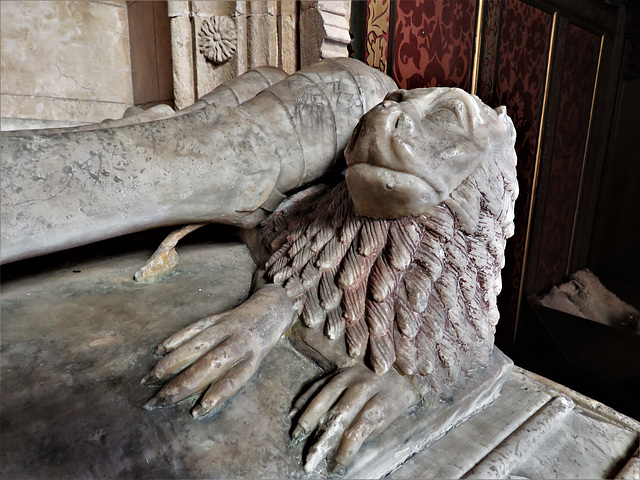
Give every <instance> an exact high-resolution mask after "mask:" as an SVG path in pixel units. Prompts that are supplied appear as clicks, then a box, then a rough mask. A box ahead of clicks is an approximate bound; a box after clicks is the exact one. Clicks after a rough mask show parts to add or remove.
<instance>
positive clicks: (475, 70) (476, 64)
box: [469, 0, 485, 95]
mask: <svg viewBox="0 0 640 480" xmlns="http://www.w3.org/2000/svg"><path fill="white" fill-rule="evenodd" d="M484 1H485V0H478V3H477V4H476V38H475V42H474V49H475V51H474V53H473V67H472V69H471V86H470V88H469V91H470V92H471V94H472V95H477V91H478V86H479V85H478V81H479V77H480V53H481V52H480V47H481V46H482V45H481V44H482V21H483V16H484Z"/></svg>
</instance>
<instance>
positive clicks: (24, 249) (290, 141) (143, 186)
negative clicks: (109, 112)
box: [0, 59, 394, 263]
mask: <svg viewBox="0 0 640 480" xmlns="http://www.w3.org/2000/svg"><path fill="white" fill-rule="evenodd" d="M393 88H394V83H393V81H392V80H391V79H390V78H389V77H386V76H385V75H383V74H382V73H380V72H378V71H376V70H373V69H371V68H369V67H367V66H365V65H364V64H362V63H360V62H357V61H355V60H349V59H340V60H334V61H325V62H322V63H320V64H318V65H316V66H312V67H310V68H309V69H307V70H303V71H301V72H299V73H297V74H294V75H291V76H290V77H287V78H286V79H285V80H283V81H281V82H279V83H277V84H275V85H273V86H272V87H269V88H268V89H266V90H264V91H262V92H261V93H260V94H259V95H257V96H256V97H254V98H253V99H251V100H249V101H246V102H244V103H243V104H242V105H240V106H238V107H224V106H217V105H207V106H203V107H202V108H199V109H196V110H194V111H191V112H189V113H186V114H184V115H179V116H178V115H176V116H174V117H171V118H167V119H163V120H158V121H154V122H148V123H143V124H134V125H127V126H123V127H117V128H107V129H101V130H94V131H87V132H72V133H55V134H50V135H42V134H35V135H34V134H30V133H25V132H18V133H13V134H11V135H3V136H2V143H1V145H0V147H1V148H2V160H3V161H2V171H1V174H2V183H1V187H2V207H3V208H2V215H1V227H2V255H1V261H2V262H3V263H6V262H10V261H14V260H19V259H22V258H27V257H30V256H36V255H40V254H45V253H49V252H54V251H58V250H62V249H65V248H70V247H73V246H78V245H83V244H87V243H91V242H94V241H98V240H103V239H106V238H112V237H115V236H118V235H123V234H126V233H131V232H136V231H141V230H145V229H149V228H154V227H160V226H168V225H178V224H187V223H206V222H217V223H225V224H230V225H237V226H242V227H247V226H254V225H256V224H258V223H259V222H260V221H261V220H262V219H264V218H265V216H266V215H267V213H268V211H269V210H271V209H273V208H275V206H276V205H277V204H278V203H279V201H280V200H282V198H283V196H284V195H286V194H287V193H289V192H291V191H292V190H294V189H297V188H299V187H301V186H303V185H305V184H307V183H309V182H311V181H313V180H315V179H317V178H319V177H320V176H322V175H323V174H324V173H325V172H327V170H328V169H329V168H330V167H331V166H332V165H333V164H334V163H335V161H336V159H337V158H338V157H339V156H340V155H341V154H342V150H343V148H344V145H345V144H346V142H347V140H348V137H349V135H350V134H351V130H352V129H353V127H354V126H355V124H356V123H357V121H358V120H359V118H360V117H361V116H362V114H364V113H365V112H366V111H367V110H368V109H369V108H371V107H372V106H373V105H375V104H376V103H377V102H379V101H380V100H381V99H382V98H383V97H384V95H385V94H386V93H387V91H389V90H391V89H393Z"/></svg>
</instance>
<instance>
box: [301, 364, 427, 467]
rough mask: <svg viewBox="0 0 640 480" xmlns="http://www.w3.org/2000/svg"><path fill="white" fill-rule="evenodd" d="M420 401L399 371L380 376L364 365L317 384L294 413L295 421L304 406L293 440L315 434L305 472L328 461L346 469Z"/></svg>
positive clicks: (349, 368)
mask: <svg viewBox="0 0 640 480" xmlns="http://www.w3.org/2000/svg"><path fill="white" fill-rule="evenodd" d="M312 397H313V399H312V400H311V401H309V399H310V398H312ZM419 399H420V397H419V395H418V393H417V392H416V391H415V389H414V388H413V386H412V385H411V382H410V381H409V379H408V378H407V377H403V376H401V375H400V374H398V373H396V372H395V371H389V372H387V373H385V374H383V375H378V374H376V373H374V372H373V371H371V370H370V369H368V368H367V367H365V366H362V365H359V366H354V367H348V368H345V369H341V370H339V371H338V372H337V373H335V374H332V375H331V376H329V377H328V378H323V379H321V380H320V381H318V382H316V383H315V384H314V385H312V386H311V387H310V388H309V389H308V390H307V392H305V393H304V394H303V395H302V396H301V397H300V398H299V399H298V400H297V401H296V403H295V405H294V407H293V409H292V416H295V415H296V414H297V413H298V411H300V409H301V407H302V406H303V405H305V404H306V407H304V409H303V411H302V413H301V414H300V416H299V418H298V420H297V424H296V427H295V428H294V430H293V433H292V437H293V438H294V440H298V439H301V438H303V437H304V436H306V435H309V434H310V433H312V432H313V433H314V436H313V438H312V440H311V442H312V445H311V447H310V449H309V451H308V453H307V455H306V458H305V460H304V469H305V471H307V472H312V471H313V470H315V469H316V467H317V466H318V465H319V464H320V462H321V461H322V460H323V459H325V458H326V459H332V460H333V461H334V462H335V464H336V467H338V468H339V467H340V466H346V465H348V464H349V463H351V461H352V460H353V458H354V456H355V454H356V453H357V452H358V450H359V449H360V447H361V446H362V444H363V443H364V442H365V441H366V440H367V439H369V438H373V437H375V436H376V435H378V434H380V433H381V432H382V431H383V430H385V429H386V428H387V427H388V426H389V425H390V424H391V422H393V421H394V420H395V419H396V418H397V417H398V416H400V414H402V412H404V411H405V410H406V409H407V408H408V407H410V406H411V405H414V404H416V403H417V402H418V401H419Z"/></svg>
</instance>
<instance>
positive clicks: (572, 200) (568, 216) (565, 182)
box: [535, 25, 600, 293]
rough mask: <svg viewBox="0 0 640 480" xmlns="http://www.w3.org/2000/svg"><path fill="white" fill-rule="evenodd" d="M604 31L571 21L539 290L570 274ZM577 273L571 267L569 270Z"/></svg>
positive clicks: (544, 231)
mask: <svg viewBox="0 0 640 480" xmlns="http://www.w3.org/2000/svg"><path fill="white" fill-rule="evenodd" d="M599 44H600V37H599V36H598V35H594V34H592V33H589V32H587V31H586V30H583V29H582V28H579V27H576V26H575V25H571V26H570V27H569V33H568V38H567V46H566V50H565V56H564V65H563V73H562V89H561V90H562V93H561V96H560V105H559V108H558V116H557V118H558V122H557V125H556V132H555V138H554V140H553V147H552V148H553V155H551V172H550V177H549V187H548V189H547V200H546V205H545V210H544V221H543V224H542V240H541V247H540V249H541V251H542V252H544V255H541V256H540V261H539V262H538V270H537V275H536V282H535V293H542V292H543V291H545V290H547V289H549V288H551V287H552V286H553V285H555V284H557V283H560V282H561V281H563V280H564V277H565V275H566V268H567V262H568V260H569V249H570V244H571V234H572V230H573V220H574V212H575V209H576V207H577V200H578V190H579V188H580V177H581V171H582V163H583V158H584V152H585V146H586V143H587V134H588V130H589V119H590V116H591V115H590V111H591V102H592V97H593V88H594V84H595V80H596V72H597V68H598V57H599V51H600V46H599ZM569 273H571V272H569Z"/></svg>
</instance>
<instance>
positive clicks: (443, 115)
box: [426, 108, 462, 127]
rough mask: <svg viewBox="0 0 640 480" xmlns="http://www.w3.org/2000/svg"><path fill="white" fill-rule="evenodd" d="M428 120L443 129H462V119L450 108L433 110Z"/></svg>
mask: <svg viewBox="0 0 640 480" xmlns="http://www.w3.org/2000/svg"><path fill="white" fill-rule="evenodd" d="M426 119H427V120H429V121H431V122H433V123H435V124H436V125H440V126H443V127H448V126H456V127H462V123H461V122H460V117H459V116H458V115H457V114H456V112H454V111H453V110H451V109H450V108H439V109H437V110H433V111H431V112H430V113H429V114H428V115H427V116H426Z"/></svg>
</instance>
